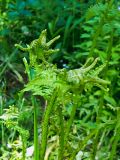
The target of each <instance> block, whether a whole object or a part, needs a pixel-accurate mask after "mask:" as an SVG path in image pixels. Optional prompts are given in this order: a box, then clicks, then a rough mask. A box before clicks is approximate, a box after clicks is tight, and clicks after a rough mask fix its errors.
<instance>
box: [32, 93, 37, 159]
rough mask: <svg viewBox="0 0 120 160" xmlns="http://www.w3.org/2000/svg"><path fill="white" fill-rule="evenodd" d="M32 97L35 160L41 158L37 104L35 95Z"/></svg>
mask: <svg viewBox="0 0 120 160" xmlns="http://www.w3.org/2000/svg"><path fill="white" fill-rule="evenodd" d="M31 99H32V106H33V107H34V160H39V146H38V121H37V105H36V103H35V101H36V100H35V97H33V96H32V97H31Z"/></svg>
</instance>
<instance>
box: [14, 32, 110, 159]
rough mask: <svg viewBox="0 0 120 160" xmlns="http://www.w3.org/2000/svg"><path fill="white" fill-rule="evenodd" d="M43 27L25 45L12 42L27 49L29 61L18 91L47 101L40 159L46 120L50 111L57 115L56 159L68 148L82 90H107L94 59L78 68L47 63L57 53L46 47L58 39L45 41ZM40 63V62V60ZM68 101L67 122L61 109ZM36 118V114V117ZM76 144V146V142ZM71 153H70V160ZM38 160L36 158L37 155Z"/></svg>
mask: <svg viewBox="0 0 120 160" xmlns="http://www.w3.org/2000/svg"><path fill="white" fill-rule="evenodd" d="M46 34H47V32H46V30H43V31H42V32H41V35H40V37H39V38H38V39H36V40H34V41H33V42H32V43H31V44H30V45H27V48H23V47H22V46H21V45H18V44H17V45H16V47H18V48H19V49H21V50H22V51H25V52H26V51H27V52H29V61H30V62H29V63H28V62H27V60H26V59H25V58H24V59H23V60H24V64H25V67H26V72H27V73H28V77H29V82H28V84H27V85H26V86H25V88H24V89H23V90H22V92H26V91H31V92H32V95H34V96H36V95H40V96H43V97H44V99H45V100H46V101H47V106H46V108H45V111H44V115H43V121H42V138H41V144H40V159H41V160H44V157H45V152H46V147H47V139H48V131H49V130H48V128H49V120H50V117H51V115H52V114H55V115H56V117H57V121H56V122H57V123H58V124H59V127H58V135H59V149H58V159H59V160H63V157H64V156H65V155H64V154H65V150H66V149H69V148H68V142H69V132H70V128H71V126H72V123H73V121H74V116H75V113H76V109H77V107H78V100H79V98H80V95H81V94H82V91H83V90H85V91H87V90H88V89H90V88H92V87H93V86H97V87H99V88H100V89H102V90H104V91H108V89H107V85H108V84H109V82H108V81H106V80H103V79H101V78H99V73H100V72H101V71H102V70H103V69H104V67H105V64H103V65H101V66H99V67H97V68H95V66H96V64H97V62H98V60H99V59H98V58H96V59H93V58H89V59H88V60H87V61H86V63H85V64H84V65H83V66H82V67H81V68H79V69H73V70H67V69H65V68H64V69H58V68H57V66H56V65H53V64H52V63H50V62H49V57H50V55H51V54H53V53H55V52H58V51H59V50H58V49H55V50H53V49H50V46H51V45H52V44H53V43H54V42H55V41H56V40H57V39H59V37H60V36H57V37H55V38H54V39H52V40H51V41H49V42H46ZM40 62H41V63H40ZM69 103H72V105H73V106H72V111H71V114H70V117H69V119H68V120H67V121H65V120H64V116H63V109H64V107H65V106H66V104H69ZM36 118H37V117H36ZM78 147H79V145H78ZM74 156H75V153H74V155H73V156H71V157H72V158H71V159H74ZM37 159H38V158H37Z"/></svg>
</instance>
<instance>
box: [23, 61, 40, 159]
mask: <svg viewBox="0 0 120 160" xmlns="http://www.w3.org/2000/svg"><path fill="white" fill-rule="evenodd" d="M23 62H24V65H25V68H26V72H27V74H28V79H29V81H31V80H32V79H33V76H32V74H31V72H30V67H29V65H28V63H27V60H26V58H23ZM31 101H32V106H33V107H34V160H39V148H38V147H39V146H38V122H37V105H36V100H35V97H34V96H31Z"/></svg>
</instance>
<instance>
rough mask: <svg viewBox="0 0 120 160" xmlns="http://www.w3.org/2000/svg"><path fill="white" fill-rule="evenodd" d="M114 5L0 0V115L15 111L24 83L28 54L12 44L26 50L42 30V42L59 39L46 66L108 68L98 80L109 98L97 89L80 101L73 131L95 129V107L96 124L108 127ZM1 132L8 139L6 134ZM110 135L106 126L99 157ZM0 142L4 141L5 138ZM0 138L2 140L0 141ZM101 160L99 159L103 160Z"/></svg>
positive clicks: (116, 58)
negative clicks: (95, 64) (94, 62)
mask: <svg viewBox="0 0 120 160" xmlns="http://www.w3.org/2000/svg"><path fill="white" fill-rule="evenodd" d="M110 3H111V4H110ZM119 5H120V2H119V1H118V0H114V1H107V0H1V1H0V105H1V108H0V109H1V110H0V112H1V113H0V114H2V113H3V109H4V108H8V106H10V105H17V106H19V97H18V92H19V91H20V90H21V89H22V88H23V86H24V85H25V83H26V82H27V78H26V74H25V73H24V66H23V62H22V58H23V57H26V58H27V57H28V54H27V53H22V52H20V51H19V50H17V49H16V48H15V47H14V44H15V43H20V42H21V43H22V44H29V43H30V42H31V41H32V40H34V39H36V38H38V36H39V34H40V32H41V31H42V30H43V29H45V28H46V29H47V33H48V36H47V37H48V40H50V39H52V38H54V37H55V36H57V35H60V36H61V38H60V39H59V40H58V41H57V43H56V44H55V45H54V48H60V51H59V53H57V54H54V55H53V56H52V57H51V61H52V62H53V63H57V66H58V67H59V68H67V69H73V68H79V67H81V66H82V64H83V63H84V62H85V60H86V59H87V58H88V57H94V58H96V57H100V62H99V63H100V64H102V63H105V62H106V61H107V62H109V64H108V65H107V67H106V69H105V71H104V72H103V73H102V74H101V77H103V78H104V79H107V80H109V81H110V82H111V85H110V90H109V93H106V94H104V95H103V98H102V100H101V99H100V96H101V92H100V90H99V89H97V88H94V89H93V90H92V91H89V92H86V93H85V94H84V95H82V96H83V97H82V101H81V104H80V105H81V106H82V109H81V108H80V109H78V112H77V115H76V121H75V125H77V127H78V130H80V129H79V126H81V127H82V128H81V130H86V131H87V130H89V129H91V128H92V127H93V128H94V127H95V125H96V115H98V111H99V103H101V105H102V106H103V107H102V109H103V110H102V111H100V113H99V114H100V115H102V116H101V121H107V120H108V119H112V120H113V121H114V120H115V119H116V117H117V114H118V113H117V108H119V107H120V100H119V99H120V6H119ZM24 103H25V105H26V106H29V105H30V103H29V102H28V101H27V96H26V99H25V102H24ZM69 110H70V106H69V107H68V111H67V113H66V114H69ZM80 110H81V111H80ZM24 114H25V112H24ZM24 114H23V115H22V116H23V117H24V118H23V117H22V118H21V121H22V122H21V123H23V125H24V126H25V127H27V125H28V124H30V123H32V119H31V120H30V118H29V117H32V115H31V114H32V113H31V111H29V112H28V114H27V115H26V114H25V115H24ZM23 119H25V120H26V121H24V120H23ZM78 119H80V120H79V121H78ZM81 121H82V123H81ZM85 122H86V124H85ZM115 122H116V121H114V123H115ZM99 123H100V121H99ZM86 128H87V129H86ZM108 128H109V127H108ZM119 128H120V126H119ZM5 130H6V129H5ZM29 130H32V129H31V128H29ZM1 132H2V131H1V130H0V133H1ZM7 132H8V133H11V132H10V131H8V130H7ZM79 132H81V131H79ZM1 134H2V133H1ZM114 134H115V133H114V125H113V126H110V128H109V129H108V132H107V131H105V135H106V137H109V138H108V139H110V141H109V140H108V139H107V138H106V140H105V141H104V147H103V148H102V151H103V150H104V151H105V150H106V146H107V145H109V144H112V142H113V139H112V136H113V135H114ZM4 136H5V137H7V134H6V135H4ZM103 136H104V135H103ZM0 138H1V139H2V137H1V136H0ZM0 141H1V140H0ZM0 145H1V144H0ZM119 149H120V143H119V144H118V150H119ZM118 150H117V151H118ZM107 151H108V152H109V149H108V150H107ZM117 155H118V157H119V158H120V153H118V152H117ZM101 156H103V159H104V155H101ZM116 159H118V158H116ZM101 160H102V159H101Z"/></svg>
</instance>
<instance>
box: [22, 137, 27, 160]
mask: <svg viewBox="0 0 120 160" xmlns="http://www.w3.org/2000/svg"><path fill="white" fill-rule="evenodd" d="M21 137H22V160H25V159H26V139H25V138H24V135H21Z"/></svg>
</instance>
